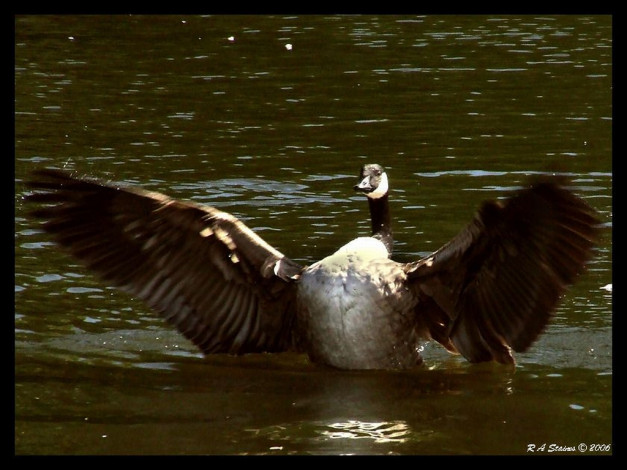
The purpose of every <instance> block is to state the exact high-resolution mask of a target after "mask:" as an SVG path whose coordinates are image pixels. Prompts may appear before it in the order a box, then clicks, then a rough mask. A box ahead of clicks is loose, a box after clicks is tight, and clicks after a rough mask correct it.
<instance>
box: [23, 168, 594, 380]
mask: <svg viewBox="0 0 627 470" xmlns="http://www.w3.org/2000/svg"><path fill="white" fill-rule="evenodd" d="M28 185H29V186H30V187H32V188H34V189H35V190H36V191H34V192H33V193H32V194H30V195H29V196H28V199H29V200H31V201H35V202H40V203H45V204H44V205H42V206H39V208H38V209H35V210H34V211H33V212H32V214H33V215H34V216H35V217H38V218H42V219H44V220H45V222H44V224H43V228H44V229H45V230H46V231H47V232H49V233H51V234H52V236H53V237H54V240H55V241H56V242H57V243H59V244H60V245H61V246H63V247H64V248H65V249H67V250H68V251H69V252H70V253H71V254H72V255H74V256H75V257H77V258H78V259H79V260H81V261H83V262H84V263H85V264H86V266H87V267H88V268H89V269H91V270H93V271H94V272H95V273H97V274H98V275H99V276H100V277H101V278H102V279H103V280H104V281H105V282H107V283H109V284H112V285H113V286H116V287H118V288H120V289H121V290H123V291H126V292H128V293H130V294H131V295H133V296H135V297H138V298H140V299H142V300H144V301H145V302H146V303H147V305H148V306H150V307H151V308H152V309H154V310H156V311H157V312H159V313H160V314H161V315H162V316H163V317H164V318H165V319H166V320H167V321H169V322H170V323H172V324H173V325H174V326H176V327H177V328H178V329H179V331H180V332H181V333H183V334H184V335H185V336H186V337H187V338H189V339H190V340H191V341H192V342H193V343H194V344H196V345H197V346H198V347H199V348H200V349H201V350H202V351H203V352H204V353H206V354H210V353H231V354H243V353H254V352H279V351H286V350H294V351H300V352H306V353H307V354H308V355H309V357H310V359H311V360H312V361H314V362H317V363H322V364H326V365H330V366H333V367H336V368H341V369H398V368H409V367H413V366H415V365H417V364H419V363H420V362H421V361H422V360H421V357H420V354H419V352H418V348H419V342H420V341H421V340H427V339H434V340H435V341H437V342H439V343H440V344H442V345H443V346H444V347H445V348H446V349H448V350H449V351H451V352H453V353H460V354H462V355H463V356H464V357H465V358H466V359H467V360H469V361H471V362H481V361H490V360H494V361H498V362H500V363H506V364H511V363H514V359H513V356H512V352H511V351H512V350H514V351H517V352H520V351H525V350H526V349H527V348H528V347H529V346H530V345H531V344H532V343H533V341H534V340H535V339H536V338H537V336H538V335H539V334H540V333H541V332H542V330H543V329H544V328H545V326H546V324H547V322H548V321H549V319H550V317H551V315H552V312H553V311H554V309H555V307H556V305H557V303H558V300H559V299H560V297H561V295H562V294H563V293H564V291H565V289H566V288H567V286H568V285H570V284H572V283H573V282H574V279H575V277H576V276H577V274H579V273H580V272H581V271H582V270H583V268H584V265H585V263H586V261H587V260H588V259H589V258H590V257H591V255H592V249H593V244H594V242H595V239H596V233H597V224H598V220H597V218H596V215H595V212H594V210H593V209H592V208H590V207H589V206H588V205H587V204H586V203H585V202H584V201H582V200H581V199H579V198H578V197H577V196H575V195H574V194H573V193H571V192H570V191H568V190H567V189H565V188H564V186H563V185H562V184H561V183H560V182H559V181H558V180H557V179H548V178H545V179H543V180H539V181H537V182H535V183H534V184H532V185H531V186H529V187H527V188H524V189H520V190H518V191H516V192H515V193H514V194H513V195H512V196H511V198H509V199H507V200H503V201H499V202H485V203H484V204H483V205H482V206H481V208H480V209H479V211H478V213H477V214H476V215H475V217H474V218H473V219H472V221H471V222H470V223H469V224H468V225H467V226H466V227H465V228H463V230H462V231H461V232H460V233H459V234H458V235H457V236H455V237H454V238H453V239H452V240H451V241H450V242H448V243H447V244H445V245H444V246H443V247H442V248H440V249H439V250H437V251H435V252H434V253H432V254H431V255H429V256H427V257H425V258H423V259H420V260H418V261H415V262H410V263H399V262H396V261H393V260H391V259H390V254H391V249H392V233H391V230H390V217H389V212H388V178H387V175H386V173H385V172H384V170H383V168H382V167H381V166H379V165H376V164H369V165H365V166H364V167H363V168H362V169H361V173H360V176H359V180H358V184H357V185H356V186H355V190H357V191H360V192H363V193H364V194H365V195H366V196H367V198H368V201H369V205H370V213H371V220H372V229H373V234H372V236H371V237H360V238H357V239H355V240H353V241H351V242H350V243H348V244H346V245H344V246H343V247H341V248H340V249H339V250H338V251H336V252H335V253H334V254H332V255H330V256H328V257H326V258H324V259H322V260H321V261H318V262H316V263H314V264H312V265H311V266H308V267H304V266H300V265H299V264H297V263H296V262H294V261H292V260H290V259H289V258H288V257H286V256H285V255H283V254H282V253H280V252H279V251H277V250H276V249H274V248H273V247H272V246H270V245H269V244H268V243H266V242H265V241H264V240H263V239H261V238H260V237H259V236H258V235H257V234H255V232H253V231H252V230H250V229H249V228H248V227H247V226H246V225H244V224H243V223H242V222H241V221H239V220H238V219H237V218H235V217H234V216H232V215H230V214H228V213H226V212H222V211H220V210H218V209H216V208H214V207H209V206H205V205H200V204H195V203H191V202H181V201H177V200H173V199H170V198H169V197H167V196H165V195H163V194H160V193H157V192H151V191H146V190H144V189H139V188H134V187H125V186H119V185H115V184H111V183H105V182H101V181H98V180H95V179H91V178H86V177H75V176H71V175H70V174H68V173H65V172H63V171H60V170H51V169H45V170H39V171H36V172H35V174H34V177H33V180H32V181H30V182H29V183H28Z"/></svg>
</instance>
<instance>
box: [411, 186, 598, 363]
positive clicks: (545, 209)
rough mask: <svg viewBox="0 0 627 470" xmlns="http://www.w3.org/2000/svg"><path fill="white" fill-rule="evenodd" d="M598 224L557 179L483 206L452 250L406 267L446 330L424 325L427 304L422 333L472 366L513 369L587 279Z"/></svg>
mask: <svg viewBox="0 0 627 470" xmlns="http://www.w3.org/2000/svg"><path fill="white" fill-rule="evenodd" d="M598 224H599V221H598V219H597V216H596V213H595V211H594V210H593V209H592V208H591V207H590V206H589V205H588V204H586V203H585V202H584V201H583V200H582V199H580V198H578V197H577V196H575V195H574V194H573V193H572V192H571V191H569V190H567V189H566V188H565V187H564V183H563V181H561V180H556V179H549V178H545V179H541V180H538V181H536V182H535V183H534V184H532V185H531V186H530V187H528V188H525V189H521V190H519V191H517V192H516V193H515V194H514V195H513V196H512V197H511V198H509V199H507V200H505V201H502V202H487V203H484V205H483V206H482V207H481V209H480V210H479V212H478V213H477V215H476V216H475V218H474V219H473V220H472V221H471V222H470V224H468V225H467V226H466V227H465V228H464V229H463V230H462V231H461V232H460V233H459V234H458V235H457V236H456V237H455V238H453V239H452V240H451V241H450V242H449V243H447V244H446V245H444V246H443V247H442V248H440V249H439V250H438V251H436V252H435V253H433V254H432V255H430V256H428V257H425V258H424V259H421V260H419V261H417V262H415V263H409V264H408V265H406V272H407V278H408V283H409V285H410V286H411V287H412V288H413V289H415V290H416V291H418V293H419V295H418V298H422V299H424V298H425V296H427V297H430V298H431V299H433V300H434V301H435V304H436V305H437V306H438V308H439V309H440V312H441V316H440V317H439V318H444V319H445V321H444V323H446V334H443V333H442V325H441V323H442V322H440V324H439V325H433V326H432V327H430V326H429V324H428V321H427V320H424V319H423V320H421V319H420V315H421V311H420V309H421V304H424V302H419V303H418V305H417V307H416V308H417V318H418V320H417V321H418V323H419V325H421V328H423V329H427V330H431V331H432V334H431V336H432V337H434V338H435V337H436V336H438V337H439V338H440V339H438V341H440V342H442V343H443V344H445V346H447V347H449V349H453V350H457V351H458V352H460V353H461V354H462V355H464V356H465V357H466V358H467V359H469V360H470V361H473V362H480V361H487V360H496V361H499V362H503V363H511V362H513V361H514V360H513V357H512V355H511V351H510V349H513V350H514V351H525V350H526V349H527V348H528V347H529V346H530V345H531V344H532V343H533V341H535V339H536V338H537V337H538V335H539V334H540V333H541V332H542V331H543V329H544V328H545V327H546V325H547V323H548V321H549V320H550V318H551V316H552V314H553V311H554V310H555V307H556V305H557V303H558V301H559V299H560V297H561V296H562V294H563V293H564V291H565V290H566V289H567V287H568V286H569V285H571V284H572V283H573V282H574V280H575V278H576V276H577V275H579V274H580V273H581V272H582V271H583V269H584V266H585V264H586V262H587V261H588V260H589V259H590V258H591V256H592V252H593V247H594V244H595V241H596V238H597V236H598V229H599V226H598ZM428 308H429V310H430V313H429V314H428V315H429V316H434V314H433V312H432V310H433V306H429V307H428ZM436 330H437V331H436ZM451 344H452V345H453V347H452V348H451V347H450V346H451Z"/></svg>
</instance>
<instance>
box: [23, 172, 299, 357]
mask: <svg viewBox="0 0 627 470" xmlns="http://www.w3.org/2000/svg"><path fill="white" fill-rule="evenodd" d="M28 185H29V186H30V187H32V188H34V189H36V190H37V191H36V192H34V193H33V194H31V195H30V196H29V197H28V199H29V200H31V201H35V202H41V203H45V204H44V205H42V206H41V207H40V208H39V209H36V210H34V211H33V212H32V215H34V216H35V217H38V218H41V219H44V220H45V222H44V224H43V228H44V229H45V230H46V231H47V232H49V233H51V234H52V235H53V237H54V240H55V241H56V242H57V243H59V244H60V245H62V246H63V247H64V248H66V249H67V250H68V251H69V252H70V253H71V254H72V255H74V256H75V257H76V258H78V259H79V260H81V261H82V262H84V263H85V265H86V266H87V267H88V268H89V269H91V270H93V271H94V272H95V273H96V274H98V275H99V276H100V277H101V278H102V279H103V280H104V281H106V282H107V283H109V284H111V285H113V286H115V287H118V288H120V289H121V290H124V291H126V292H128V293H130V294H131V295H133V296H135V297H138V298H140V299H142V300H144V301H145V302H146V304H147V305H148V306H150V307H151V308H153V309H154V310H156V311H157V312H159V313H160V314H161V315H162V316H163V317H164V318H165V319H166V320H168V321H169V322H170V323H172V324H173V325H175V326H176V327H177V328H178V329H179V330H180V331H181V332H182V333H183V334H184V335H185V336H186V337H187V338H189V339H190V340H191V341H193V342H194V343H195V344H196V345H197V346H198V347H199V348H200V349H201V350H202V351H203V352H205V353H217V352H228V353H234V354H237V353H246V352H262V351H282V350H286V349H291V348H293V347H294V345H295V337H294V322H295V319H296V305H295V292H296V283H295V282H294V281H296V280H297V279H298V277H299V275H300V271H301V270H302V268H301V266H299V265H298V264H296V263H294V262H293V261H291V260H290V259H288V258H286V257H285V256H284V255H283V254H281V253H280V252H278V251H277V250H275V249H274V248H272V247H271V246H270V245H268V244H267V243H266V242H264V241H263V240H262V239H261V238H260V237H259V236H258V235H256V234H255V233H254V232H253V231H252V230H250V229H249V228H248V227H246V226H245V225H244V224H243V223H242V222H241V221H239V220H238V219H236V218H235V217H233V216H232V215H230V214H227V213H226V212H221V211H219V210H217V209H215V208H213V207H208V206H203V205H199V204H193V203H189V202H180V201H176V200H173V199H170V198H168V197H167V196H164V195H163V194H159V193H156V192H150V191H146V190H143V189H138V188H131V187H121V186H116V185H113V184H107V183H103V182H100V181H97V180H93V179H87V178H76V177H73V176H70V175H69V174H67V173H65V172H62V171H59V170H40V171H37V172H35V173H34V176H33V180H32V181H30V182H29V183H28Z"/></svg>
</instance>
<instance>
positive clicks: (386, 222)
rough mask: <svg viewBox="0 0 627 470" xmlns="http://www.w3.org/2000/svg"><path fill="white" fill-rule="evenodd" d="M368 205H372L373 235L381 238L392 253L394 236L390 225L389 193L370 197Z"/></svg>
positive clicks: (378, 238)
mask: <svg viewBox="0 0 627 470" xmlns="http://www.w3.org/2000/svg"><path fill="white" fill-rule="evenodd" d="M368 205H369V207H370V221H371V222H372V237H373V238H376V239H377V240H381V241H382V242H383V244H384V245H385V248H386V249H387V250H388V253H389V254H390V255H391V254H392V247H393V245H394V238H393V237H392V228H391V227H390V207H389V205H388V195H387V194H385V195H384V196H381V197H379V198H376V199H371V198H368Z"/></svg>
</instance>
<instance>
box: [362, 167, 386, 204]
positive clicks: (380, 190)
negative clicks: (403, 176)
mask: <svg viewBox="0 0 627 470" xmlns="http://www.w3.org/2000/svg"><path fill="white" fill-rule="evenodd" d="M362 183H363V181H362ZM388 189H389V188H388V175H387V174H385V173H382V174H381V179H380V181H379V186H377V189H375V190H374V191H372V192H371V193H368V194H366V196H368V197H369V198H370V199H379V198H380V197H383V196H385V195H386V194H387V193H388Z"/></svg>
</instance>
